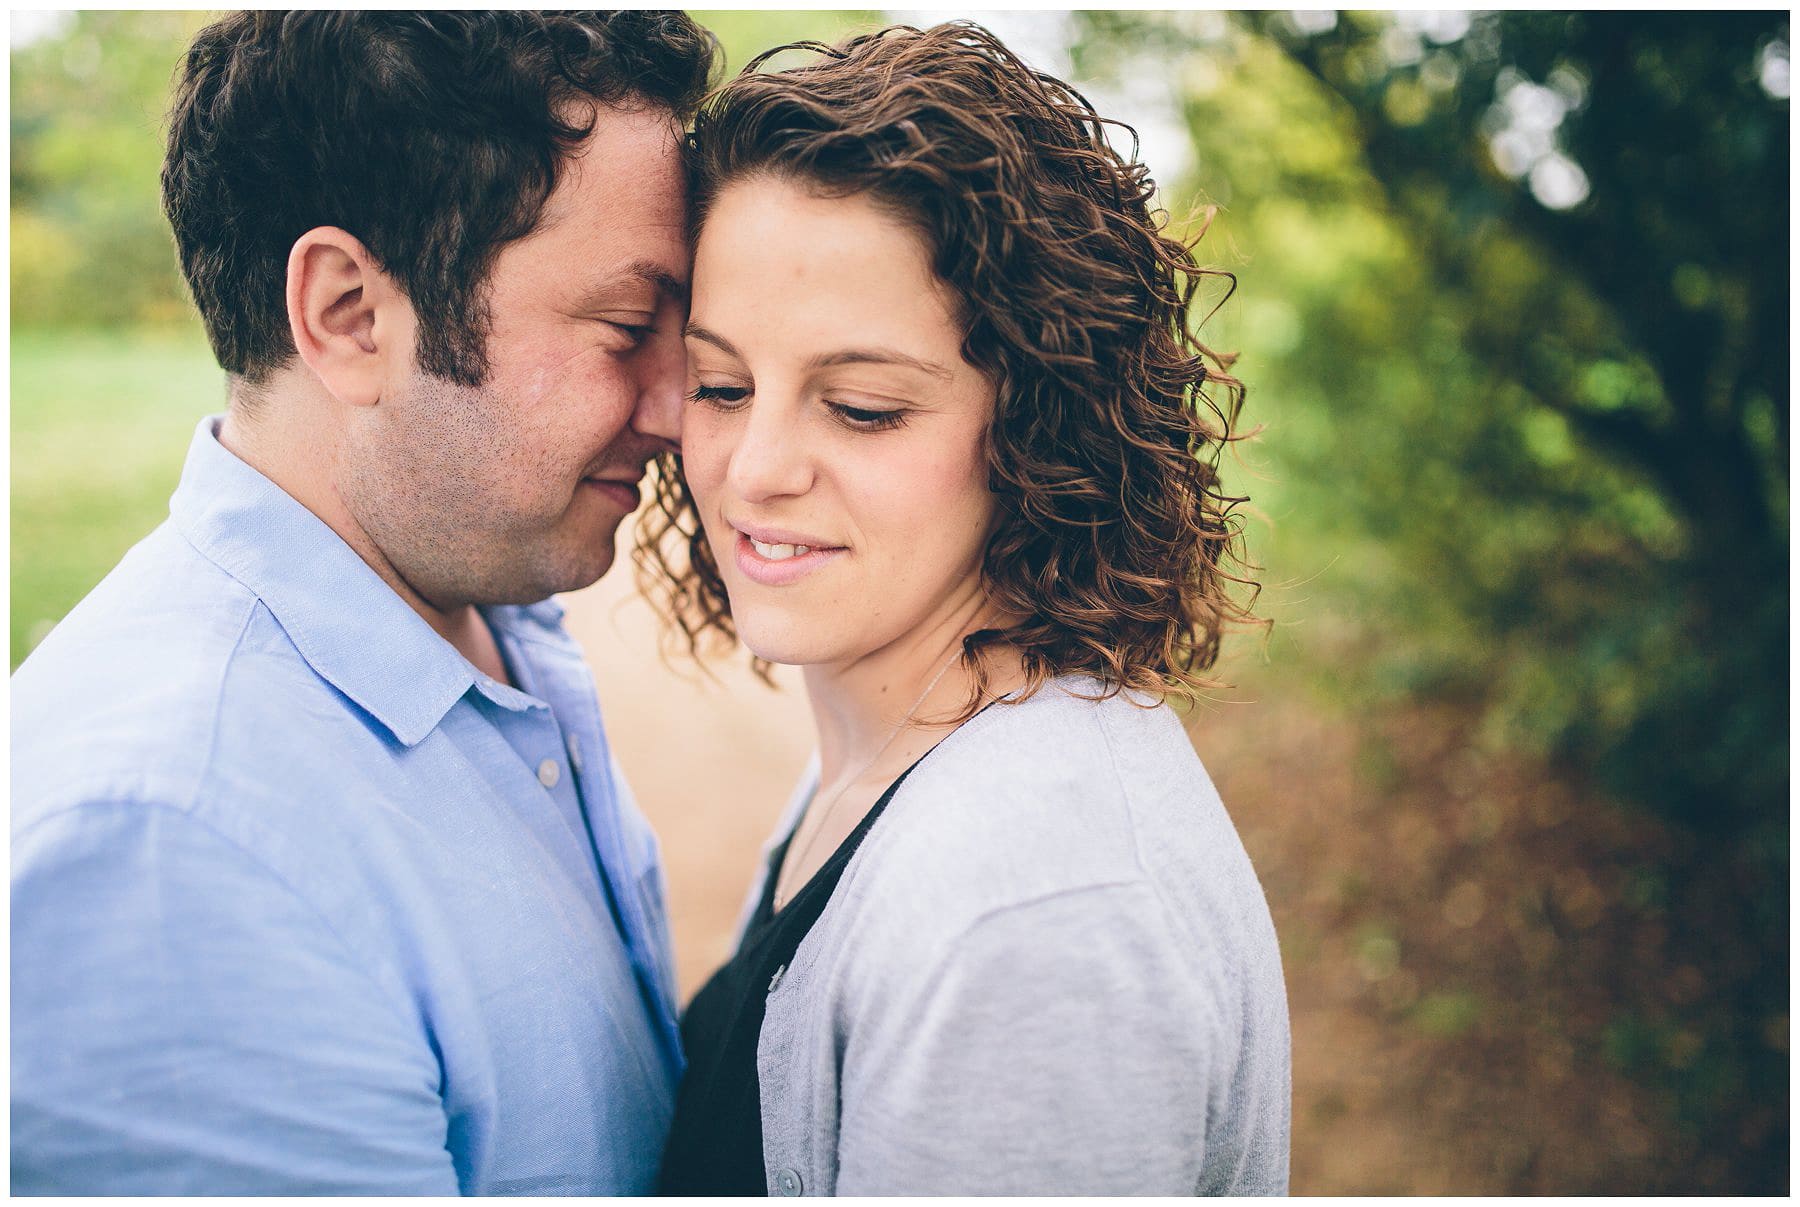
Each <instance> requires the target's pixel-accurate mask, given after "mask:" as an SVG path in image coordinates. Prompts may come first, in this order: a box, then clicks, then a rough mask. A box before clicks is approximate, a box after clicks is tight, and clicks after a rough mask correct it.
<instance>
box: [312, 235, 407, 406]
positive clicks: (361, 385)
mask: <svg viewBox="0 0 1800 1207" xmlns="http://www.w3.org/2000/svg"><path fill="white" fill-rule="evenodd" d="M287 312H288V328H289V330H290V331H291V332H292V333H293V337H294V350H295V351H296V352H298V353H299V355H300V359H301V360H303V361H305V362H306V367H307V368H309V369H311V370H312V371H313V373H314V375H315V376H317V377H318V379H319V380H320V382H322V383H323V384H324V386H325V388H326V389H327V390H329V391H330V392H331V394H332V396H333V397H335V398H336V399H337V400H338V401H339V402H342V403H344V404H345V405H347V406H374V405H375V403H377V402H378V401H380V399H381V393H382V390H383V389H384V388H385V387H386V386H387V384H388V382H389V381H391V380H393V376H394V374H395V372H396V371H397V370H401V369H404V368H405V366H407V365H410V364H411V362H412V340H413V313H412V304H411V303H410V302H408V301H407V298H406V295H405V294H404V293H402V292H401V291H400V289H399V287H398V286H396V285H395V284H394V282H393V280H392V278H390V277H389V276H388V275H387V274H386V273H384V272H382V271H381V269H380V268H379V267H378V266H377V265H376V263H375V257H373V256H371V255H370V254H369V250H368V248H366V247H364V246H363V245H362V241H361V240H359V239H357V238H356V236H354V235H352V234H350V232H348V231H345V230H340V229H339V228H338V227H335V226H318V227H314V228H313V229H312V230H309V231H307V232H306V233H305V234H304V235H301V236H300V238H298V239H297V240H295V241H294V247H293V250H292V251H290V252H289V253H288V266H287Z"/></svg>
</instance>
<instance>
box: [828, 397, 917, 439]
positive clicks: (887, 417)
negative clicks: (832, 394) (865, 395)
mask: <svg viewBox="0 0 1800 1207" xmlns="http://www.w3.org/2000/svg"><path fill="white" fill-rule="evenodd" d="M826 405H827V406H829V407H830V408H831V411H832V414H834V415H836V416H837V417H838V418H839V419H840V420H842V421H843V422H844V423H846V424H848V425H850V426H851V427H853V428H855V429H857V430H858V431H863V432H880V431H886V430H887V429H889V428H896V427H902V426H904V425H905V423H906V412H905V411H904V410H901V409H900V408H898V407H896V408H894V409H892V410H886V411H872V410H869V409H868V408H867V407H852V406H845V405H844V404H843V403H841V402H831V403H827V404H826Z"/></svg>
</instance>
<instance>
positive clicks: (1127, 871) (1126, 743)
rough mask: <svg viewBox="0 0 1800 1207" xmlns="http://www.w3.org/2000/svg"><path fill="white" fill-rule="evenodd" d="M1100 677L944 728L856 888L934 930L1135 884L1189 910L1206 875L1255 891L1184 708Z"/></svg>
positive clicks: (900, 798)
mask: <svg viewBox="0 0 1800 1207" xmlns="http://www.w3.org/2000/svg"><path fill="white" fill-rule="evenodd" d="M1100 686H1101V685H1100V684H1099V683H1098V682H1097V681H1096V680H1092V679H1087V678H1084V677H1074V676H1068V677H1063V678H1058V679H1053V680H1051V681H1050V682H1049V683H1047V684H1046V685H1045V686H1044V687H1043V689H1041V690H1040V691H1039V692H1038V693H1037V694H1036V695H1034V696H1032V697H1030V698H1029V699H1027V700H1025V701H1023V702H1020V703H1016V704H1011V703H1001V704H996V705H994V706H993V707H990V708H988V709H987V710H986V711H985V712H983V713H982V714H980V715H979V716H977V717H975V718H974V719H972V720H971V721H969V722H968V723H966V724H965V725H964V726H963V727H962V729H960V730H958V731H957V732H956V733H954V734H952V735H951V736H950V737H949V738H947V739H945V740H944V742H943V743H941V744H940V745H939V747H938V748H937V749H936V750H935V751H933V752H932V754H931V755H930V756H929V757H928V758H926V759H925V760H924V761H923V762H921V763H920V764H919V765H918V767H917V768H916V769H915V770H914V771H913V773H912V774H911V775H910V776H909V777H908V778H907V780H906V782H905V783H904V784H902V785H901V788H900V790H899V791H898V792H896V793H895V795H894V798H893V800H892V801H891V802H890V803H889V805H888V807H887V811H886V813H885V814H884V816H883V817H882V819H881V821H880V823H879V824H878V825H877V826H876V827H875V829H874V830H873V831H872V832H871V833H870V835H869V838H868V840H867V841H866V843H865V847H864V850H863V851H861V852H859V853H858V856H857V860H856V866H854V867H853V868H852V869H851V873H850V874H849V875H847V876H846V883H845V886H844V888H845V890H846V891H847V893H849V894H851V895H855V896H859V897H864V898H866V899H867V901H868V902H869V907H870V908H873V909H877V910H879V911H881V912H884V913H888V912H894V911H900V912H903V913H905V914H908V915H911V916H912V919H910V921H916V924H917V926H918V927H919V929H920V933H921V934H922V935H924V934H931V933H935V932H940V931H956V930H960V929H962V928H966V927H967V926H970V925H973V924H974V923H975V922H976V921H977V920H979V919H980V918H982V917H984V916H987V915H990V914H992V913H995V912H997V911H1002V910H1008V909H1014V908H1020V907H1026V906H1029V905H1031V904H1032V903H1034V902H1039V901H1049V900H1053V899H1055V898H1057V897H1060V896H1062V895H1066V894H1071V893H1078V892H1083V891H1085V890H1095V889H1105V888H1109V887H1123V886H1139V887H1142V888H1147V889H1150V890H1152V891H1154V892H1156V894H1157V895H1158V896H1160V897H1163V898H1165V899H1166V900H1168V901H1169V903H1170V904H1171V905H1172V906H1173V907H1174V908H1175V909H1176V910H1177V911H1179V912H1181V913H1184V914H1189V913H1193V912H1194V911H1196V910H1204V909H1206V908H1207V907H1208V904H1209V903H1208V902H1207V901H1206V900H1203V899H1199V898H1196V897H1195V895H1194V893H1193V891H1192V887H1191V886H1192V885H1193V884H1194V883H1195V882H1196V880H1198V881H1199V882H1200V883H1205V884H1209V885H1212V886H1215V887H1222V886H1237V888H1239V889H1243V888H1248V889H1251V890H1255V881H1254V875H1253V874H1250V873H1249V865H1248V861H1247V859H1246V858H1245V857H1244V855H1243V848H1242V845H1241V844H1240V843H1239V842H1238V839H1237V835H1236V832H1235V831H1234V830H1233V828H1232V826H1231V821H1230V819H1229V817H1228V816H1227V815H1226V813H1225V810H1224V807H1223V805H1222V803H1221V802H1220V800H1219V796H1218V793H1217V792H1216V791H1215V789H1214V787H1213V784H1212V781H1211V779H1210V778H1209V777H1208V775H1207V773H1206V769H1205V768H1204V767H1203V766H1202V765H1201V762H1200V759H1199V757H1198V756H1197V755H1196V754H1195V753H1194V749H1193V746H1192V743H1191V742H1190V741H1189V739H1188V737H1187V733H1186V731H1185V729H1184V728H1183V726H1182V723H1181V719H1180V717H1178V716H1177V715H1176V714H1175V712H1174V710H1173V708H1172V707H1170V706H1169V705H1167V704H1155V703H1154V702H1153V701H1150V700H1148V699H1146V698H1145V697H1142V696H1135V697H1134V696H1131V695H1127V694H1123V693H1120V694H1115V695H1113V696H1111V697H1109V698H1099V697H1100V695H1101V691H1100ZM1239 865H1241V867H1240V866H1239ZM1246 875H1248V879H1247V881H1246V879H1245V877H1246ZM1255 891H1256V892H1257V899H1258V901H1259V902H1260V899H1261V898H1260V890H1255Z"/></svg>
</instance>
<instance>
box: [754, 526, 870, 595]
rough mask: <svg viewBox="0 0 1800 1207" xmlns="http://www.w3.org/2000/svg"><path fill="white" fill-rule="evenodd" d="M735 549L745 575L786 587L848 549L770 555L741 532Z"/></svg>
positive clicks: (781, 549)
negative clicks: (778, 555)
mask: <svg viewBox="0 0 1800 1207" xmlns="http://www.w3.org/2000/svg"><path fill="white" fill-rule="evenodd" d="M774 548H775V550H776V551H778V552H786V550H788V549H791V548H794V546H791V545H777V546H774ZM734 552H735V553H736V555H737V565H738V569H739V570H740V571H742V572H743V575H744V577H745V578H747V579H749V580H750V581H751V582H753V583H758V584H760V585H762V586H765V587H785V586H787V585H788V584H790V583H796V582H799V581H800V580H801V579H802V578H805V577H806V576H807V575H808V574H811V573H812V572H813V571H814V570H817V569H819V568H820V567H822V566H824V565H826V564H827V563H829V562H831V561H833V560H834V559H836V558H838V557H840V556H841V555H843V554H845V553H848V552H849V550H848V549H843V548H835V549H808V550H807V551H806V552H805V553H794V554H793V555H791V556H788V557H768V556H766V555H764V554H762V553H760V552H758V551H757V548H756V544H755V543H754V542H753V541H751V539H750V538H749V537H748V536H746V535H745V534H744V533H742V532H738V533H737V540H736V548H735V550H734Z"/></svg>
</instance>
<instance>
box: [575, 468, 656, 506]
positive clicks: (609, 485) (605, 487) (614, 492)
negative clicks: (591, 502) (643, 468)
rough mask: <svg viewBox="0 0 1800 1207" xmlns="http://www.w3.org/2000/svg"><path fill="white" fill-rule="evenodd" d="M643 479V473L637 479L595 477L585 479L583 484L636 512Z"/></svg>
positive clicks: (582, 481)
mask: <svg viewBox="0 0 1800 1207" xmlns="http://www.w3.org/2000/svg"><path fill="white" fill-rule="evenodd" d="M642 478H643V475H642V474H641V473H640V474H639V475H638V476H637V477H636V478H623V477H599V476H594V477H587V478H583V479H582V480H581V484H582V485H583V486H586V487H589V488H591V489H592V490H594V491H595V492H596V493H598V494H601V495H605V496H606V497H607V498H609V499H611V500H612V501H613V502H615V503H617V504H618V505H619V506H621V507H623V508H624V509H625V510H626V511H636V510H637V505H638V499H639V496H638V483H639V482H640V481H641V480H642Z"/></svg>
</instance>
